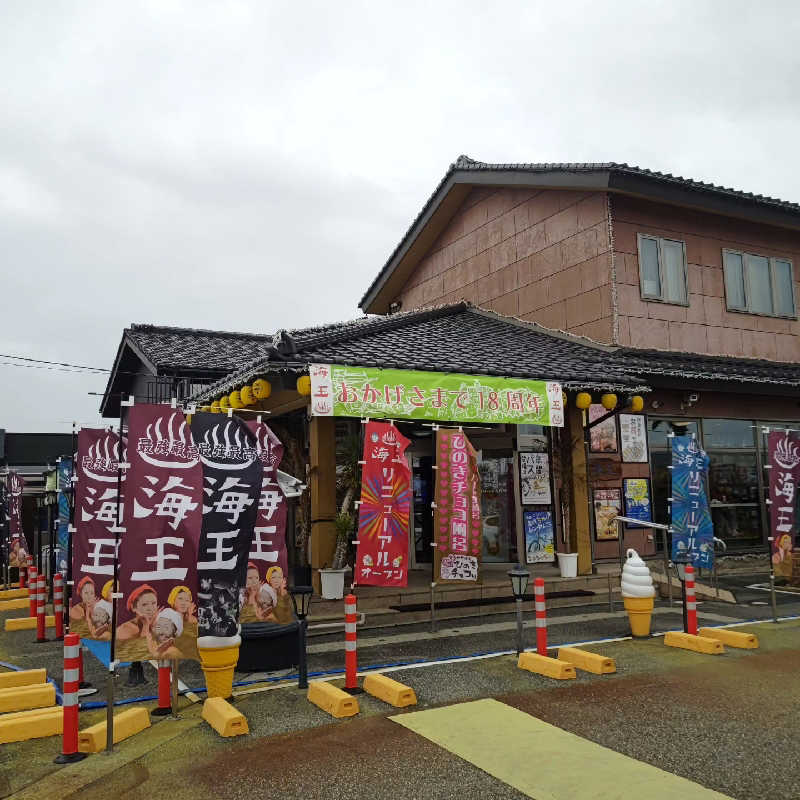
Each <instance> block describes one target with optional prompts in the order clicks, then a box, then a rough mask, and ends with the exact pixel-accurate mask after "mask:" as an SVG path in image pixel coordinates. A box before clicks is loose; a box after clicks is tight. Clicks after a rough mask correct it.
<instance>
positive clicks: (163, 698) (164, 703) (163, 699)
mask: <svg viewBox="0 0 800 800" xmlns="http://www.w3.org/2000/svg"><path fill="white" fill-rule="evenodd" d="M171 672H172V670H171V669H170V663H169V661H167V660H164V659H162V660H161V661H159V662H158V707H157V708H154V709H153V710H152V711H151V712H150V713H151V714H152V715H153V716H154V717H165V716H166V715H167V714H171V713H172V698H171V695H170V675H171Z"/></svg>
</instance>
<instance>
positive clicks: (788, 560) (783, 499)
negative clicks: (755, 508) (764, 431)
mask: <svg viewBox="0 0 800 800" xmlns="http://www.w3.org/2000/svg"><path fill="white" fill-rule="evenodd" d="M767 455H768V458H769V464H770V466H771V467H772V469H770V471H769V499H770V500H771V501H772V502H771V503H770V506H769V516H770V528H771V535H772V565H773V567H774V570H775V574H776V575H779V576H780V577H782V578H791V577H792V553H793V551H794V544H795V539H796V538H797V533H798V527H799V525H798V523H799V522H800V520H798V496H797V483H798V481H800V433H798V432H797V431H772V432H771V433H770V434H769V435H768V436H767Z"/></svg>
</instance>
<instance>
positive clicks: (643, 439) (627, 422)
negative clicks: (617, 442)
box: [619, 414, 647, 463]
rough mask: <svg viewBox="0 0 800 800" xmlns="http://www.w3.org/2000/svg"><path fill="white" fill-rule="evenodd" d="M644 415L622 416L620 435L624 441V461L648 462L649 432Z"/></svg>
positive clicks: (620, 419)
mask: <svg viewBox="0 0 800 800" xmlns="http://www.w3.org/2000/svg"><path fill="white" fill-rule="evenodd" d="M644 420H645V418H644V415H643V414H620V415H619V433H620V439H621V440H622V460H623V461H627V462H629V463H646V462H647V432H646V430H645V425H644Z"/></svg>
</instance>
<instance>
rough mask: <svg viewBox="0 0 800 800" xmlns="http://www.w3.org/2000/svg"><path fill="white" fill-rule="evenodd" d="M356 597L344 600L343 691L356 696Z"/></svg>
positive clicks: (351, 595) (348, 596) (358, 690)
mask: <svg viewBox="0 0 800 800" xmlns="http://www.w3.org/2000/svg"><path fill="white" fill-rule="evenodd" d="M357 619H358V614H357V612H356V596H355V595H354V594H349V595H347V597H345V599H344V690H345V691H346V692H349V693H350V694H357V693H359V692H360V691H361V690H360V689H359V688H358V676H357V675H356V673H357V672H358V655H357V653H356V638H357V634H356V620H357Z"/></svg>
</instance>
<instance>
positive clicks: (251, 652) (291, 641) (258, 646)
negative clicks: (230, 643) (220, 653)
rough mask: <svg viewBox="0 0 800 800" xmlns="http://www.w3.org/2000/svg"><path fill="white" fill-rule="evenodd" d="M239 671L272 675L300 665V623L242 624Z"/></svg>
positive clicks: (237, 667) (237, 668)
mask: <svg viewBox="0 0 800 800" xmlns="http://www.w3.org/2000/svg"><path fill="white" fill-rule="evenodd" d="M241 636H242V644H241V647H240V648H239V663H238V665H237V666H236V670H237V672H272V671H273V670H279V669H290V668H291V667H296V666H297V661H298V658H297V655H298V649H299V646H300V643H299V636H300V623H299V622H297V621H296V620H295V621H294V622H290V623H288V624H286V625H279V624H277V623H275V622H248V623H245V624H244V625H242V633H241Z"/></svg>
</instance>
